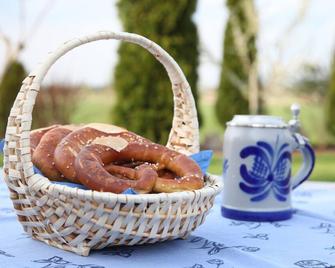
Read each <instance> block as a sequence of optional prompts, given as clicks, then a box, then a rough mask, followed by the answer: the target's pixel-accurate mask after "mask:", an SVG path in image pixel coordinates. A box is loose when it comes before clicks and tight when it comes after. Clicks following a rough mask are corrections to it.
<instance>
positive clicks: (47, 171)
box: [32, 125, 76, 180]
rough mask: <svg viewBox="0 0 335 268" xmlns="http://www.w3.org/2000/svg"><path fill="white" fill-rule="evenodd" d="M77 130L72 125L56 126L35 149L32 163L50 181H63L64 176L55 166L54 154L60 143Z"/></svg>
mask: <svg viewBox="0 0 335 268" xmlns="http://www.w3.org/2000/svg"><path fill="white" fill-rule="evenodd" d="M75 129H76V127H75V126H72V125H67V126H56V127H54V128H52V129H51V130H49V131H48V132H46V133H45V134H44V135H43V136H42V138H41V139H40V142H39V144H38V145H37V147H36V148H35V150H34V153H33V156H32V162H33V163H34V165H35V166H36V167H37V168H38V169H39V170H41V172H42V173H43V174H44V175H45V176H46V177H48V178H49V179H52V180H63V179H62V178H64V176H63V175H62V174H61V173H60V172H59V171H58V169H57V168H56V166H55V159H54V153H55V149H56V146H57V145H58V143H59V142H60V141H61V140H62V139H63V138H64V137H66V136H67V135H68V134H70V133H71V132H72V131H73V130H75Z"/></svg>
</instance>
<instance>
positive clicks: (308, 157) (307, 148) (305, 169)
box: [292, 133, 315, 190]
mask: <svg viewBox="0 0 335 268" xmlns="http://www.w3.org/2000/svg"><path fill="white" fill-rule="evenodd" d="M293 138H294V139H295V141H296V143H297V145H298V147H297V148H296V149H297V150H299V151H300V153H301V154H302V156H303V164H302V166H301V168H300V169H299V171H298V173H297V174H296V175H295V176H294V177H293V178H292V189H293V190H294V189H295V188H297V187H298V186H299V185H300V184H302V183H303V182H304V181H305V180H307V179H308V177H309V176H310V175H311V173H312V171H313V168H314V165H315V153H314V150H313V148H312V146H311V145H310V143H309V142H308V140H307V138H306V137H304V136H302V135H300V134H299V133H294V134H293Z"/></svg>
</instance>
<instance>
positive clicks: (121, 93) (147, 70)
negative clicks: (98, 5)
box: [112, 0, 201, 143]
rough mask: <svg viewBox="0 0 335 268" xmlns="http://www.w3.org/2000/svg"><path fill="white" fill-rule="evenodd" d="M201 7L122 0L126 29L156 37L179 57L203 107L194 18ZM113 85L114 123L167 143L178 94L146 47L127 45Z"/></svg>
mask: <svg viewBox="0 0 335 268" xmlns="http://www.w3.org/2000/svg"><path fill="white" fill-rule="evenodd" d="M195 8H196V0H191V1H190V0H180V1H178V2H177V3H176V2H175V1H163V2H162V1H155V0H142V1H135V2H134V1H131V0H120V1H119V2H118V9H119V14H120V18H121V21H122V24H123V28H124V30H125V31H127V32H134V33H138V34H141V35H144V36H146V37H147V38H149V39H151V40H153V41H154V42H156V43H157V44H159V45H160V46H162V47H163V48H164V49H165V50H166V51H168V52H169V53H170V55H171V56H172V57H173V58H174V59H176V60H177V61H178V64H179V65H180V66H181V68H182V70H183V71H184V73H185V75H186V77H187V79H188V81H189V83H190V86H191V89H192V92H193V96H194V97H195V101H196V105H197V106H198V88H197V80H198V73H197V66H198V57H199V52H198V35H197V29H196V27H195V24H194V22H193V21H192V15H193V13H194V11H195ZM113 88H114V90H115V93H116V97H117V102H116V104H115V107H114V108H113V110H112V121H113V122H115V123H116V124H118V125H121V126H124V127H126V128H128V129H129V130H131V131H134V132H136V133H140V134H142V135H143V136H145V137H147V138H149V139H151V140H153V141H155V142H159V143H166V142H167V139H168V134H169V130H170V129H171V123H172V115H173V97H172V91H171V83H170V81H169V79H168V76H167V74H166V71H165V70H164V68H163V66H162V65H161V64H160V63H159V62H158V61H157V60H156V59H155V58H154V57H153V56H152V55H151V54H150V53H148V52H147V51H146V50H145V49H143V48H141V47H139V46H134V45H132V44H128V43H122V44H121V45H120V48H119V62H118V64H117V66H116V68H115V74H114V85H113ZM199 118H201V112H200V110H199ZM157 122H159V123H157Z"/></svg>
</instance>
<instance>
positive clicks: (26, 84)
mask: <svg viewBox="0 0 335 268" xmlns="http://www.w3.org/2000/svg"><path fill="white" fill-rule="evenodd" d="M107 39H116V40H122V41H127V42H130V43H134V44H138V45H140V46H142V47H143V48H145V49H146V50H148V51H149V52H150V53H151V54H153V55H154V56H155V58H156V59H157V60H158V61H159V62H161V63H162V64H163V66H164V67H165V69H166V71H167V73H168V76H169V78H170V81H171V83H172V90H173V94H174V116H173V122H172V129H171V132H170V136H169V140H168V143H167V147H169V148H172V149H174V150H176V151H179V152H183V153H186V154H191V153H196V152H198V151H199V129H198V119H197V112H196V108H195V103H194V99H193V95H192V92H191V89H190V86H189V84H188V82H187V80H186V78H185V76H184V74H183V72H182V70H181V69H180V67H179V66H178V64H177V63H176V62H175V61H174V59H173V58H172V57H171V56H170V55H169V54H168V53H167V52H166V51H165V50H164V49H162V48H161V47H160V46H159V45H157V44H156V43H154V42H152V41H150V40H149V39H147V38H145V37H143V36H140V35H137V34H131V33H115V32H98V33H95V34H92V35H88V36H84V37H81V38H76V39H73V40H71V41H68V42H65V43H64V44H63V45H62V46H61V47H59V48H58V49H57V50H56V51H55V52H53V53H50V54H49V56H48V58H47V60H46V61H45V62H43V63H42V64H41V65H40V66H39V68H37V70H36V71H34V72H32V73H30V74H29V76H28V77H27V78H26V79H25V80H24V81H23V83H22V87H21V89H20V92H19V93H18V96H17V98H16V100H15V102H14V104H13V107H12V109H11V113H10V116H9V118H8V124H7V130H6V137H5V140H6V143H5V159H4V162H5V171H6V170H7V171H8V169H9V170H12V172H14V173H15V174H14V175H15V176H17V177H20V176H19V174H17V173H16V172H18V170H20V169H21V168H18V167H17V166H16V165H19V166H20V167H23V171H24V174H25V177H29V176H30V175H32V174H33V169H32V163H31V155H30V143H29V135H30V130H31V121H32V110H33V107H34V104H35V100H36V97H37V94H38V92H39V89H40V85H41V83H42V81H43V79H44V77H45V75H46V73H47V72H48V70H49V69H50V67H51V66H52V65H53V64H54V63H55V62H56V61H57V60H58V59H59V58H60V57H62V56H63V55H64V54H66V53H67V52H68V51H70V50H72V49H74V48H76V47H78V46H80V45H83V44H86V43H89V42H93V41H97V40H107ZM9 177H11V176H9Z"/></svg>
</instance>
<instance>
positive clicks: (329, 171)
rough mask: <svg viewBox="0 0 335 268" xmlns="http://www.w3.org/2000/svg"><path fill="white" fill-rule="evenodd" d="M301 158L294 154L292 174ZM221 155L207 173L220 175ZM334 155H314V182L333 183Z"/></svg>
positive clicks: (214, 160)
mask: <svg viewBox="0 0 335 268" xmlns="http://www.w3.org/2000/svg"><path fill="white" fill-rule="evenodd" d="M301 161H302V158H301V156H300V154H294V156H293V168H292V173H293V174H295V172H296V171H297V170H298V168H299V167H300V164H301ZM222 162H223V161H222V155H221V154H218V153H217V154H215V155H214V157H213V159H212V162H211V165H210V167H209V172H210V173H213V174H222ZM334 162H335V153H334V152H317V153H316V163H315V167H314V171H313V173H312V175H311V177H310V179H311V180H314V181H333V182H335V165H334Z"/></svg>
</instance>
